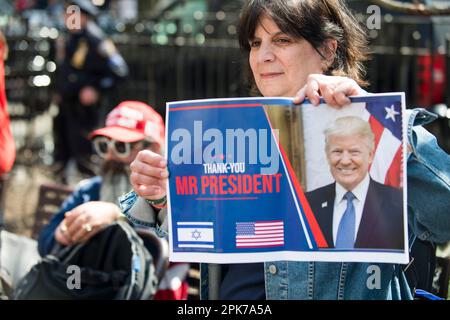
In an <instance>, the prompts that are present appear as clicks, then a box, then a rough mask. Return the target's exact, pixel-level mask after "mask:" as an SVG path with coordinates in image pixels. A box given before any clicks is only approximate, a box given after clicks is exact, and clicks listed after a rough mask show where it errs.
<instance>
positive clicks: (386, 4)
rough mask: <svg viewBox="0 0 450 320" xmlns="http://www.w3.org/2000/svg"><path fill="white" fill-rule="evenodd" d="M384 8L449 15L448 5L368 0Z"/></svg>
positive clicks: (426, 14)
mask: <svg viewBox="0 0 450 320" xmlns="http://www.w3.org/2000/svg"><path fill="white" fill-rule="evenodd" d="M369 1H370V2H371V3H373V4H376V5H379V6H381V7H383V8H385V9H388V10H392V11H397V12H403V13H407V14H412V15H421V16H445V15H450V5H448V4H446V5H441V6H437V5H429V6H426V5H424V4H422V3H402V2H398V1H395V0H369Z"/></svg>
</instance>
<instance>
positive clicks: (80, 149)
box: [53, 0, 128, 182]
mask: <svg viewBox="0 0 450 320" xmlns="http://www.w3.org/2000/svg"><path fill="white" fill-rule="evenodd" d="M65 4H66V6H65V11H64V21H65V25H66V28H67V30H68V31H69V32H68V34H67V38H66V39H65V41H64V45H63V48H61V49H60V53H58V57H60V61H59V63H58V69H57V82H56V83H57V85H56V91H57V93H56V95H55V102H56V104H57V105H58V106H59V113H58V115H57V116H56V117H55V119H54V122H53V135H54V141H55V147H54V167H53V170H54V173H55V174H56V175H57V176H62V182H66V179H65V178H66V177H65V171H66V170H65V169H66V167H67V164H68V162H69V160H71V159H74V160H75V162H76V166H77V169H78V170H79V172H80V173H82V174H83V175H88V176H92V175H94V169H93V162H92V154H93V152H92V147H91V143H90V141H89V139H88V138H87V136H88V134H89V132H90V131H92V130H93V129H94V128H95V127H97V126H98V125H99V124H100V121H101V119H104V117H105V116H106V113H107V112H108V111H109V110H107V109H106V107H105V106H106V105H107V103H106V101H105V99H106V98H107V94H108V93H109V92H111V90H112V89H113V88H114V87H115V86H116V84H117V82H118V81H119V80H120V79H123V78H125V77H126V76H127V74H128V67H127V64H126V62H125V61H124V59H123V57H122V56H121V55H120V53H119V52H118V51H117V49H116V47H115V45H114V43H113V42H112V41H111V40H110V39H108V38H107V37H106V36H105V35H104V33H103V31H102V30H101V29H100V27H99V26H98V25H97V24H96V22H95V17H96V16H97V15H98V13H99V11H98V8H97V7H96V6H94V5H93V4H92V2H91V1H89V0H71V1H66V2H65Z"/></svg>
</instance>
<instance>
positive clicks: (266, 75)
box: [260, 72, 283, 79]
mask: <svg viewBox="0 0 450 320" xmlns="http://www.w3.org/2000/svg"><path fill="white" fill-rule="evenodd" d="M282 74H283V73H282V72H266V73H260V76H261V78H262V79H270V78H275V77H278V76H280V75H282Z"/></svg>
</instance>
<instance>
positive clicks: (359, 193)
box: [336, 173, 370, 203]
mask: <svg viewBox="0 0 450 320" xmlns="http://www.w3.org/2000/svg"><path fill="white" fill-rule="evenodd" d="M369 183H370V177H369V174H368V173H367V174H366V176H365V177H364V179H363V180H362V181H361V182H360V183H359V184H358V185H357V186H356V187H355V188H354V189H353V190H347V189H345V188H344V187H343V186H341V185H340V184H339V183H338V182H337V181H336V199H337V200H338V202H341V201H342V200H344V195H345V194H346V193H347V192H348V191H351V192H352V193H353V195H354V196H355V197H356V199H358V200H359V201H361V202H362V203H364V201H365V199H366V195H367V190H368V189H369Z"/></svg>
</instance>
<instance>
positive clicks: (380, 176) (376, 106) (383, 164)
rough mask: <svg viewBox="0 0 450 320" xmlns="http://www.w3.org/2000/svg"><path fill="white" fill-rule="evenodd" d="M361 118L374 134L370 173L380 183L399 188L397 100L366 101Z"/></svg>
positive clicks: (399, 143) (400, 159)
mask: <svg viewBox="0 0 450 320" xmlns="http://www.w3.org/2000/svg"><path fill="white" fill-rule="evenodd" d="M365 109H366V112H364V115H363V118H365V120H366V121H368V122H369V123H370V126H371V127H372V131H373V133H374V134H375V157H374V159H373V162H372V166H371V168H370V176H371V177H372V178H373V179H374V180H376V181H378V182H380V183H383V184H386V185H389V186H392V187H401V186H402V179H403V170H402V114H401V110H402V109H401V103H400V102H394V103H392V102H391V103H386V102H383V100H381V101H377V102H367V103H366V108H365Z"/></svg>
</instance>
